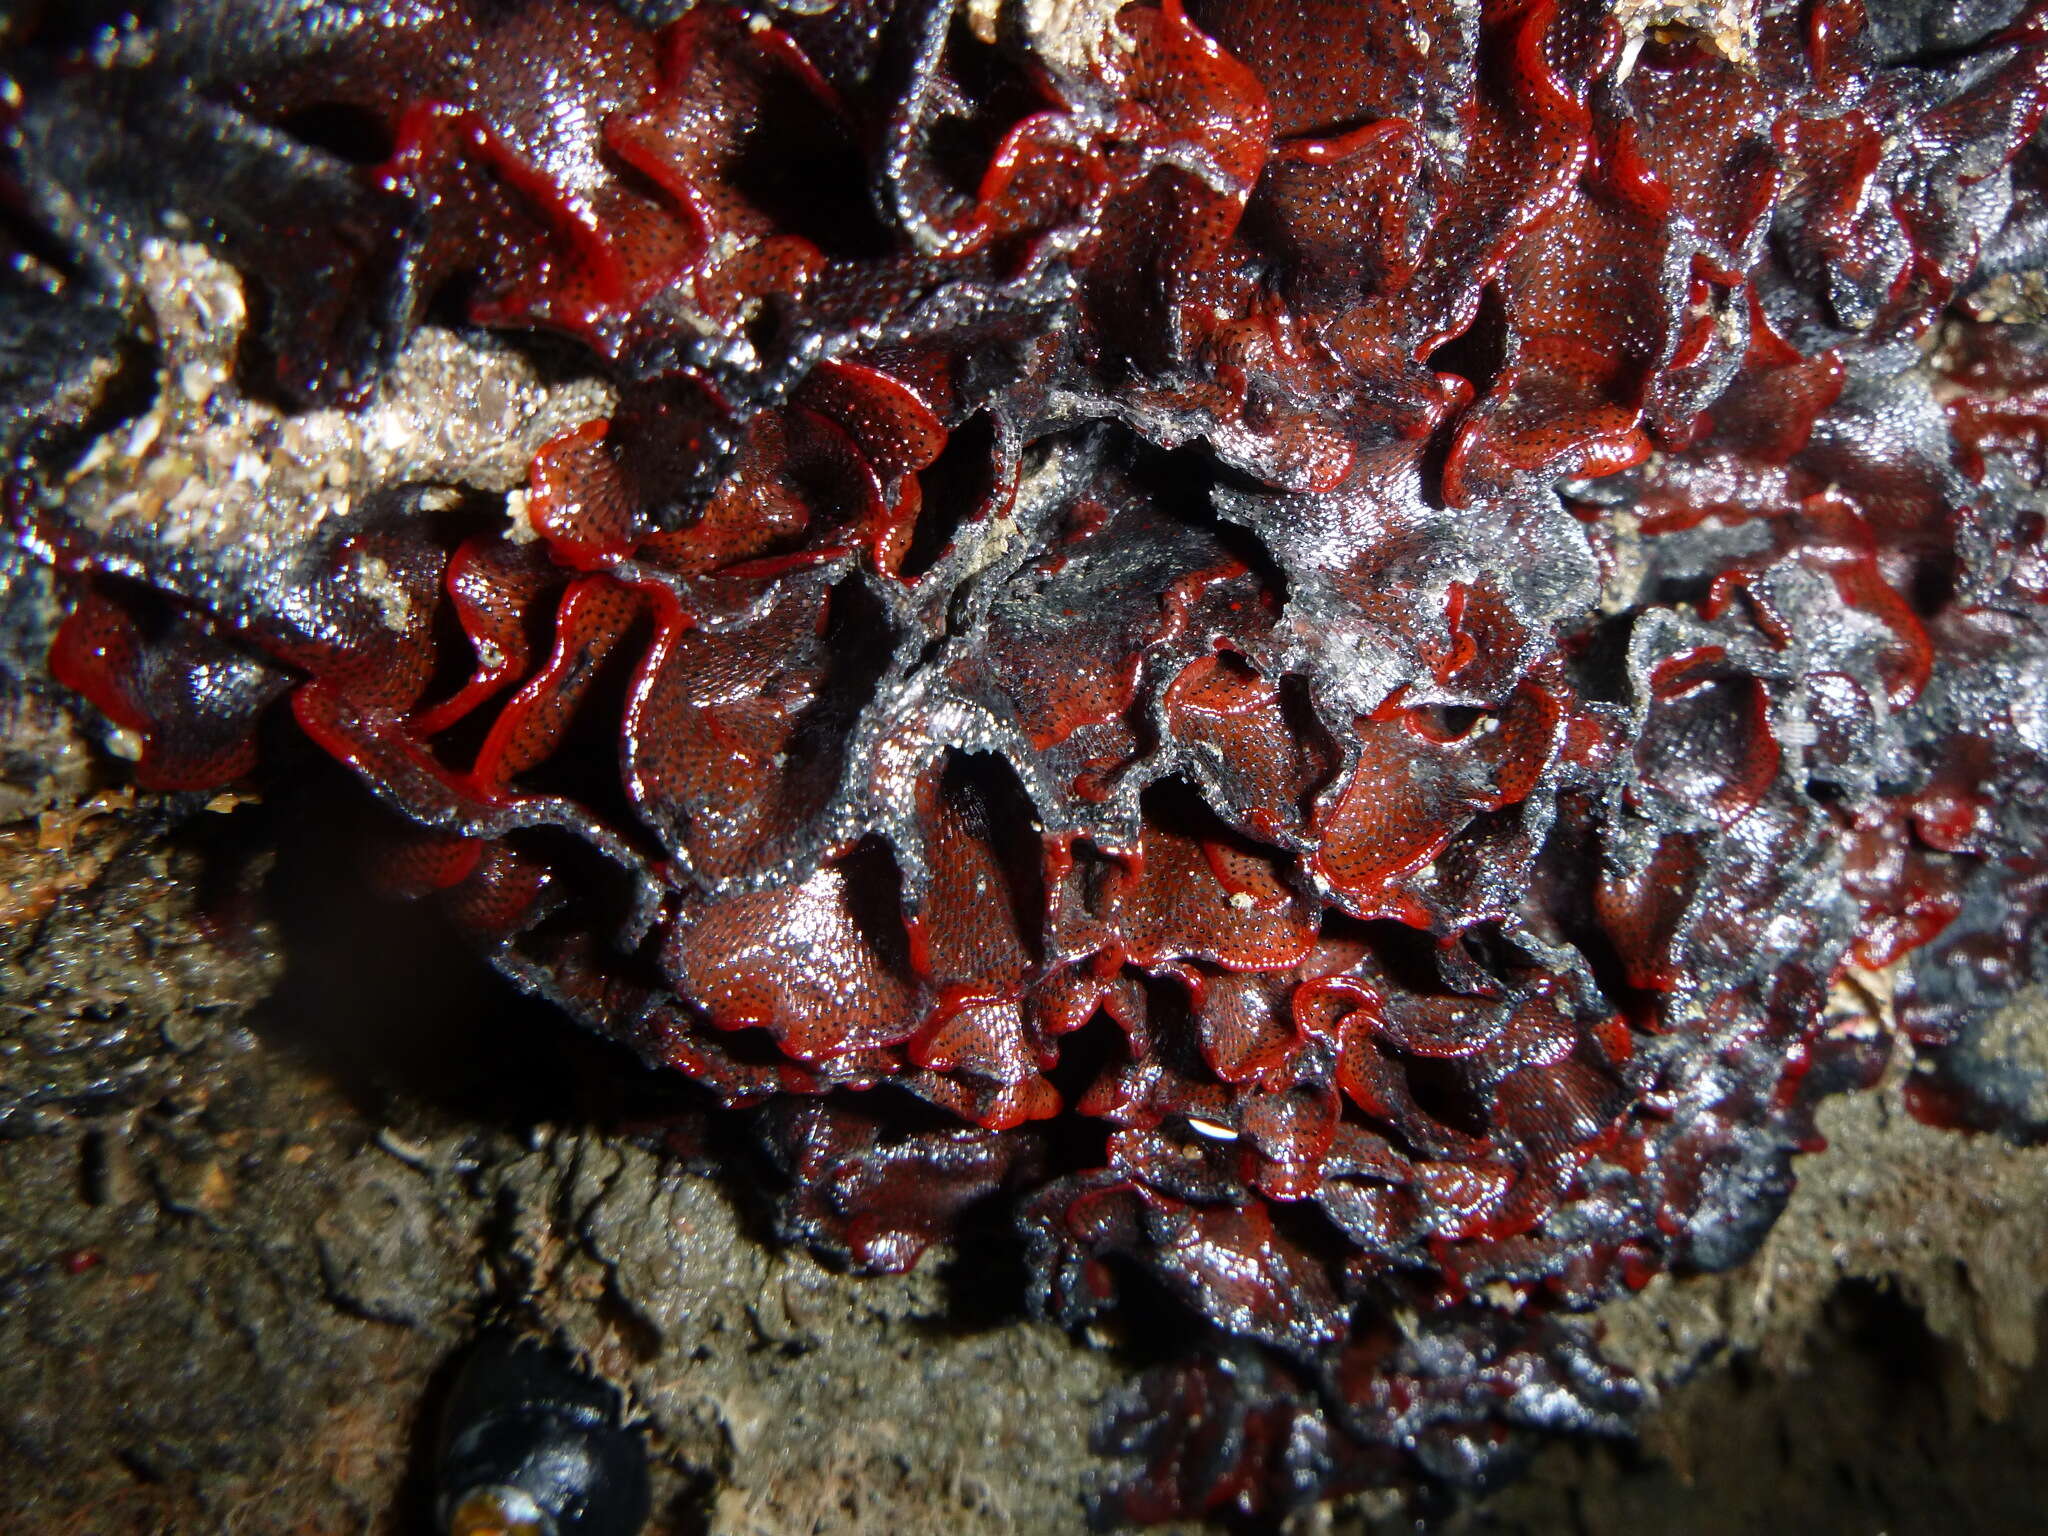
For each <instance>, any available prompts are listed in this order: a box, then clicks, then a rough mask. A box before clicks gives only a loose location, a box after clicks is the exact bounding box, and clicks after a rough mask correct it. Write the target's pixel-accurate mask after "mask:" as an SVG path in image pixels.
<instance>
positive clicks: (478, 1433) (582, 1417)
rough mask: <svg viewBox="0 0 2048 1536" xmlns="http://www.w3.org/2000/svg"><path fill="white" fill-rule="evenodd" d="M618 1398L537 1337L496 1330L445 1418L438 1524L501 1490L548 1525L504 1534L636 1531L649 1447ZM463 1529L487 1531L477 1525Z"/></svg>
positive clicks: (630, 1535)
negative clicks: (624, 1416) (623, 1418)
mask: <svg viewBox="0 0 2048 1536" xmlns="http://www.w3.org/2000/svg"><path fill="white" fill-rule="evenodd" d="M619 1420H620V1411H619V1394H618V1392H617V1390H616V1389H614V1388H613V1387H610V1386H608V1385H606V1384H605V1383H604V1382H601V1381H597V1380H594V1379H593V1378H591V1377H590V1376H587V1375H585V1374H583V1373H582V1372H581V1371H579V1370H577V1369H576V1367H575V1365H574V1364H573V1363H572V1362H571V1361H570V1360H569V1359H568V1357H567V1356H565V1355H564V1354H562V1353H561V1352H560V1351H558V1350H555V1349H551V1348H549V1347H548V1346H546V1345H543V1344H541V1343H539V1342H537V1341H535V1340H533V1339H529V1338H523V1337H521V1336H519V1335H517V1334H512V1333H502V1332H501V1333H491V1334H487V1335H485V1336H484V1338H483V1339H482V1340H481V1341H480V1342H479V1343H478V1345H477V1346H476V1349H475V1352H474V1353H472V1354H471V1356H470V1357H469V1359H468V1361H467V1362H465V1363H464V1365H463V1367H462V1372H461V1375H460V1376H459V1377H458V1378H457V1379H456V1382H455V1389H454V1391H453V1393H452V1394H451V1395H450V1397H449V1399H448V1406H447V1410H446V1413H445V1415H444V1417H443V1420H442V1429H441V1448H440V1454H439V1458H438V1467H439V1474H438V1477H437V1479H436V1482H437V1488H438V1498H437V1507H436V1511H435V1514H436V1522H437V1525H436V1528H437V1529H438V1530H441V1531H444V1532H445V1531H450V1530H453V1529H456V1528H457V1526H456V1520H457V1516H458V1514H459V1512H460V1511H461V1510H462V1508H463V1506H464V1503H465V1501H467V1500H471V1499H473V1498H475V1497H476V1496H478V1495H479V1494H483V1495H486V1496H488V1494H489V1491H490V1490H502V1491H503V1492H504V1494H506V1495H507V1496H508V1498H509V1502H512V1503H517V1502H519V1498H518V1496H519V1495H524V1496H525V1497H526V1498H527V1499H530V1500H531V1503H532V1507H533V1509H534V1510H535V1511H537V1512H538V1513H539V1514H540V1515H542V1516H544V1517H545V1519H546V1520H547V1521H548V1522H550V1524H547V1525H540V1524H528V1525H520V1524H517V1523H508V1524H506V1525H504V1526H502V1527H500V1528H503V1529H507V1530H518V1531H522V1532H523V1531H526V1530H536V1531H540V1532H547V1533H549V1536H635V1533H636V1532H638V1531H639V1530H640V1529H641V1527H642V1526H643V1525H645V1524H646V1521H647V1511H648V1489H647V1453H646V1449H645V1447H644V1446H643V1445H642V1443H641V1439H640V1436H639V1434H638V1433H637V1432H636V1431H634V1430H632V1429H629V1428H626V1427H624V1426H622V1425H621V1423H620V1422H619ZM463 1528H465V1529H487V1528H491V1527H489V1526H481V1527H480V1526H475V1525H470V1526H467V1527H463Z"/></svg>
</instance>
